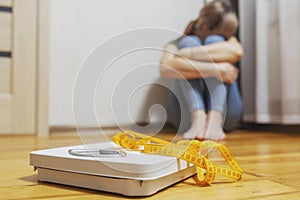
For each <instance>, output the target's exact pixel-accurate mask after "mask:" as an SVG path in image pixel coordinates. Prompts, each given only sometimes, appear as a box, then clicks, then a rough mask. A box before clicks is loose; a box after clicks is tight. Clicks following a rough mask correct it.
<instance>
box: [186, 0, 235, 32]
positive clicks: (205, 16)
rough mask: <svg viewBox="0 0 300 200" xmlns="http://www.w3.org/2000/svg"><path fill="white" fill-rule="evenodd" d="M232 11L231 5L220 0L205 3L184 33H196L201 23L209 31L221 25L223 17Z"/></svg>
mask: <svg viewBox="0 0 300 200" xmlns="http://www.w3.org/2000/svg"><path fill="white" fill-rule="evenodd" d="M229 13H234V12H233V10H232V8H231V6H230V5H229V4H228V3H226V2H225V1H222V0H215V1H212V2H210V3H208V4H207V5H205V6H204V7H203V8H202V10H201V11H200V14H199V17H198V18H197V19H196V20H193V21H191V22H190V23H189V24H188V25H187V27H186V29H185V31H184V34H185V35H198V34H197V33H198V32H199V31H201V29H202V27H203V25H206V26H207V29H208V30H209V31H213V30H215V29H217V28H220V27H221V26H222V22H223V19H224V17H225V16H226V15H227V14H229Z"/></svg>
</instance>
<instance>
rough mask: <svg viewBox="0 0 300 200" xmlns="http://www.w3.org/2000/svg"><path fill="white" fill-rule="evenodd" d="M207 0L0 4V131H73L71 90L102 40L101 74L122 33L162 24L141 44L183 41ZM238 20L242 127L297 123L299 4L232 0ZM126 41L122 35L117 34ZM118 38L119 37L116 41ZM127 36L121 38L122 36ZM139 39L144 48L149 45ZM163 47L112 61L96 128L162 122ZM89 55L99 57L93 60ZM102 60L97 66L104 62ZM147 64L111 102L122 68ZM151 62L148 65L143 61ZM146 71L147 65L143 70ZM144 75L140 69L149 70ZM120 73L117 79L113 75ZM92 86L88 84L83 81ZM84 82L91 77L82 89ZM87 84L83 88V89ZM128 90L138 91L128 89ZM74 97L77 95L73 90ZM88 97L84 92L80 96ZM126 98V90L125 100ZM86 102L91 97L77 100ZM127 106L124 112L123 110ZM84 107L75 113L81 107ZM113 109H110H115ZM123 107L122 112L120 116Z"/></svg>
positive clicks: (15, 0)
mask: <svg viewBox="0 0 300 200" xmlns="http://www.w3.org/2000/svg"><path fill="white" fill-rule="evenodd" d="M207 2H208V1H205V0H189V1H185V0H164V1H158V0H154V1H148V0H126V1H121V0H111V1H104V0H100V1H99V0H40V1H37V0H26V3H24V1H22V0H0V27H1V31H0V132H1V133H4V134H7V133H8V134H15V133H33V134H39V135H47V134H48V133H49V128H50V130H58V129H59V128H74V127H75V126H76V124H75V123H74V118H73V111H74V110H73V99H72V98H73V91H74V86H75V85H76V77H77V76H78V74H79V73H80V69H81V67H82V64H84V61H86V60H88V58H89V56H90V55H91V53H92V51H93V50H95V49H96V48H97V47H99V45H100V46H101V44H104V45H106V46H105V47H106V49H102V50H101V51H100V52H99V54H97V55H99V56H98V59H97V66H98V67H99V73H100V72H102V71H104V70H105V69H106V67H107V63H105V62H104V61H103V60H105V58H110V56H111V55H112V54H111V53H114V52H115V51H117V49H120V48H122V47H124V49H126V48H125V47H126V46H128V48H129V47H131V46H130V45H132V43H134V42H136V41H134V39H135V38H134V37H135V35H131V36H130V37H129V39H130V40H129V39H128V40H126V37H124V38H123V40H118V39H116V38H119V39H120V37H118V36H119V35H120V34H121V35H122V34H123V35H124V34H125V36H126V32H130V31H133V30H139V29H143V28H151V27H152V28H154V30H157V29H159V30H164V31H163V32H161V33H158V32H156V31H153V29H147V30H151V31H148V32H147V31H145V32H138V33H139V34H140V37H138V38H136V39H137V41H140V42H141V44H142V42H143V40H145V41H148V42H149V43H145V44H147V45H149V44H153V47H155V48H163V47H164V45H165V44H166V43H168V42H169V41H171V40H173V39H176V37H179V36H180V34H181V33H182V31H183V30H184V28H185V26H186V25H187V23H188V22H189V21H190V20H192V19H195V18H196V17H197V15H198V13H199V11H200V9H201V8H202V6H203V5H204V4H205V3H207ZM229 2H230V3H231V4H232V5H233V7H234V9H235V11H236V12H237V14H238V16H239V19H240V27H239V31H238V34H237V37H238V38H239V40H240V41H241V43H242V45H243V47H244V57H243V59H242V60H241V62H240V63H238V64H237V67H238V68H239V69H240V78H239V82H240V89H241V92H242V94H243V99H244V116H243V122H244V123H246V124H248V123H250V124H267V125H299V124H300V79H299V78H298V77H299V75H300V56H299V52H300V39H299V35H300V1H299V0H230V1H229ZM121 38H122V37H121ZM116 41H118V42H116ZM126 41H127V42H126ZM145 44H144V43H143V45H145ZM161 53H162V52H161V51H155V52H150V51H141V52H138V53H136V54H134V53H133V54H130V55H128V56H127V57H126V56H125V57H124V59H123V60H120V61H119V62H114V63H113V64H112V65H111V66H110V69H112V71H109V72H107V74H106V75H105V78H106V81H107V82H103V83H101V84H100V86H111V87H103V88H102V89H101V87H98V89H99V88H100V89H99V90H96V92H95V96H96V97H95V99H96V101H95V102H96V103H95V118H102V121H101V126H103V127H114V126H115V125H116V118H115V117H114V115H117V116H118V117H117V124H122V125H126V124H131V123H144V122H149V121H150V119H149V118H151V120H152V121H151V122H153V123H159V122H160V121H163V120H164V119H162V118H165V115H164V114H163V112H161V110H160V109H161V108H159V109H158V111H157V112H153V115H151V116H149V109H150V108H151V106H152V105H154V104H161V105H163V106H164V105H165V104H166V96H167V94H168V90H167V89H166V88H162V87H160V86H157V85H155V84H153V85H150V86H149V85H148V86H145V87H142V88H140V89H137V88H139V86H140V85H141V81H143V80H146V82H147V83H150V82H152V83H163V84H164V85H165V86H168V84H169V83H168V80H163V79H162V78H161V77H160V75H159V70H158V67H159V59H160V56H161ZM94 59H95V57H94ZM101 61H103V62H101ZM143 63H146V64H148V65H149V67H150V68H147V70H148V71H147V70H146V71H145V70H132V72H131V74H130V76H129V77H131V79H129V80H128V81H127V82H126V81H124V80H127V79H124V80H123V82H121V85H122V86H123V87H120V88H119V91H125V92H123V93H124V94H123V93H121V94H120V96H118V98H114V100H113V101H114V102H113V104H114V105H119V106H120V107H118V106H115V108H119V111H118V110H117V111H114V110H113V109H112V98H107V97H108V96H109V95H110V97H113V96H112V90H113V89H114V87H112V86H114V84H116V82H117V81H115V80H117V79H118V77H121V76H122V74H124V73H125V72H124V73H123V71H122V70H121V69H123V70H124V69H127V72H128V71H130V70H131V69H134V68H135V67H137V66H141V65H143ZM149 63H151V64H149ZM149 69H150V70H149ZM145 72H146V73H145ZM116 75H118V76H116ZM87 82H88V81H87ZM86 86H88V83H87V85H86ZM82 87H84V85H83V86H82ZM126 88H127V89H128V88H131V89H133V90H135V92H134V94H128V92H126ZM79 95H80V94H79ZM82 95H84V93H83V94H82ZM130 95H131V96H130ZM85 101H86V105H90V106H91V102H92V103H93V101H91V99H89V98H86V99H84V98H83V99H82V102H81V103H82V105H84V104H85ZM122 107H126V108H127V110H124V111H120V110H122ZM84 109H85V108H84V107H82V109H80V110H81V111H80V112H84ZM114 112H115V113H114ZM124 112H127V113H126V114H124V115H123V114H122V113H124ZM95 122H96V121H95V120H88V119H87V120H83V121H82V123H81V124H80V127H97V126H98V124H97V123H95Z"/></svg>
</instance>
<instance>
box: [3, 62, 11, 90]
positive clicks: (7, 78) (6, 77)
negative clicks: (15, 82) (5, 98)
mask: <svg viewBox="0 0 300 200" xmlns="http://www.w3.org/2000/svg"><path fill="white" fill-rule="evenodd" d="M10 64H11V60H10V58H3V57H0V94H1V93H10V87H11V72H10V71H11V67H10Z"/></svg>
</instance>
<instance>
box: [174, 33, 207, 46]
mask: <svg viewBox="0 0 300 200" xmlns="http://www.w3.org/2000/svg"><path fill="white" fill-rule="evenodd" d="M201 45H202V42H201V40H200V38H199V37H197V36H195V35H189V36H185V37H183V38H182V39H181V40H180V41H179V44H178V49H182V48H187V47H196V46H201Z"/></svg>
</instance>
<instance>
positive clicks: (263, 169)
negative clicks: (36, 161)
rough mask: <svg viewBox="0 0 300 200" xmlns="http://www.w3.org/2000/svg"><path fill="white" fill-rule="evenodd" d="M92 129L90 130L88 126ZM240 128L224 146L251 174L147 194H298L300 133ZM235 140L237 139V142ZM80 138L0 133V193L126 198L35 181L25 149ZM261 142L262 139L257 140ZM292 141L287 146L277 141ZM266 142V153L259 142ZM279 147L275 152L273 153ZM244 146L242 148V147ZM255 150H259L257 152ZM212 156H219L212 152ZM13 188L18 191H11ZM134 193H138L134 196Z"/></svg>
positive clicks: (279, 199)
mask: <svg viewBox="0 0 300 200" xmlns="http://www.w3.org/2000/svg"><path fill="white" fill-rule="evenodd" d="M88 133H89V131H86V136H85V138H84V141H89V142H96V141H97V142H99V141H105V140H106V139H107V138H111V135H109V136H108V137H107V136H103V135H101V137H100V136H99V134H98V136H97V137H96V136H95V135H93V134H90V135H89V134H88ZM92 133H93V131H92ZM244 133H245V131H238V132H237V133H236V134H234V135H232V134H230V135H228V137H227V139H226V141H225V143H227V144H228V145H226V146H227V147H228V148H229V150H231V149H236V150H238V151H241V153H240V152H233V153H234V154H238V153H240V156H238V157H236V159H237V160H238V161H239V162H240V164H241V165H242V167H243V168H244V169H246V171H247V172H248V171H250V172H253V173H254V174H255V175H253V174H245V175H244V176H243V179H242V180H241V181H239V182H232V181H231V180H228V179H224V178H223V179H222V178H219V177H217V179H216V182H214V183H213V184H212V186H209V187H199V186H198V185H196V184H195V181H194V179H193V178H190V179H187V180H185V181H183V182H180V183H178V184H175V185H173V186H171V187H169V188H167V189H166V190H163V191H161V192H159V193H157V194H155V195H153V196H151V197H148V198H147V199H149V200H156V199H166V200H177V199H204V200H205V199H220V200H222V199H224V200H225V199H226V200H227V199H241V200H242V199H254V200H261V199H274V200H285V199H299V197H300V187H299V183H300V182H299V178H298V177H300V166H299V163H300V162H299V159H300V158H299V157H300V153H299V151H298V152H290V151H291V150H292V149H297V147H298V146H299V143H300V135H296V137H295V135H289V134H286V135H285V136H282V135H280V134H274V133H273V134H272V133H267V134H266V133H256V134H255V138H258V139H261V138H265V139H264V140H263V142H258V141H257V140H249V137H248V136H251V133H249V132H248V133H247V134H244ZM159 137H161V138H165V139H166V138H169V139H172V137H174V135H173V136H172V135H170V134H166V135H165V134H159ZM238 141H239V142H238ZM82 142H83V141H82V140H81V139H80V138H79V136H78V135H77V133H76V132H73V133H70V134H67V133H64V134H62V135H60V134H58V133H56V134H52V135H50V136H49V137H47V138H37V137H35V136H25V135H21V136H17V135H14V136H1V137H0V150H1V151H2V152H5V154H0V158H1V161H2V162H1V170H0V193H1V195H2V196H1V197H2V198H4V199H50V200H58V199H59V200H61V199H81V198H82V199H103V200H108V199H132V198H127V197H124V196H121V195H115V194H111V193H105V192H100V191H99V192H98V191H92V190H85V189H80V188H75V187H67V186H62V185H57V184H49V183H39V182H37V176H36V172H34V171H33V167H31V166H29V164H28V163H29V158H28V155H29V152H30V151H32V150H36V149H45V148H50V147H59V146H68V145H77V144H80V143H82ZM240 144H247V146H246V147H251V148H252V149H254V150H253V151H248V149H247V148H242V147H241V146H240ZM262 144H264V145H262ZM284 145H285V146H292V147H289V148H287V149H285V148H283V146H284ZM266 146H267V147H270V146H275V147H276V146H277V147H278V149H276V148H275V147H274V148H273V147H272V148H269V149H268V151H267V152H268V153H267V154H266V152H265V147H266ZM279 151H281V153H278V152H279ZM244 152H246V153H244ZM257 152H261V153H262V154H261V155H260V154H259V153H257ZM214 160H215V161H219V160H221V159H220V158H214ZM16 191H18V192H16ZM137 199H139V198H137Z"/></svg>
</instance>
